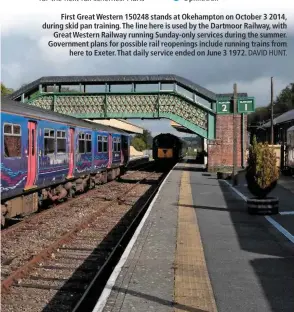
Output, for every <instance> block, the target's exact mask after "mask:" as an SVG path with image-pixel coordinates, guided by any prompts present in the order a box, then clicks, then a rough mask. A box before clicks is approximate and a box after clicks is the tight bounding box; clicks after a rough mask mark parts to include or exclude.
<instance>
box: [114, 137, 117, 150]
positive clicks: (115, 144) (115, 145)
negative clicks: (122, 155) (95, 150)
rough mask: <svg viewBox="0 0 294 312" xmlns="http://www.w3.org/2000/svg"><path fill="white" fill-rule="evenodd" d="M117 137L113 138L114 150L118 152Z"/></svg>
mask: <svg viewBox="0 0 294 312" xmlns="http://www.w3.org/2000/svg"><path fill="white" fill-rule="evenodd" d="M116 141H117V139H116V138H113V151H114V152H116V151H117V142H116Z"/></svg>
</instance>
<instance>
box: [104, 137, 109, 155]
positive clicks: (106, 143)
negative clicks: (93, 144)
mask: <svg viewBox="0 0 294 312" xmlns="http://www.w3.org/2000/svg"><path fill="white" fill-rule="evenodd" d="M107 151H108V137H107V136H104V137H103V152H104V153H106V152H107Z"/></svg>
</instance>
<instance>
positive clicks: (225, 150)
mask: <svg viewBox="0 0 294 312" xmlns="http://www.w3.org/2000/svg"><path fill="white" fill-rule="evenodd" d="M236 122H237V161H238V167H240V168H241V167H242V117H241V115H237V116H236ZM244 123H245V133H244V140H245V148H246V146H247V116H246V115H245V118H244ZM207 151H208V170H209V171H217V169H218V168H223V167H228V168H232V166H233V115H217V116H216V139H215V140H210V141H208V146H207Z"/></svg>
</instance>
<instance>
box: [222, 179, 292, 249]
mask: <svg viewBox="0 0 294 312" xmlns="http://www.w3.org/2000/svg"><path fill="white" fill-rule="evenodd" d="M223 181H224V182H226V184H228V185H229V186H230V187H231V188H232V189H233V190H234V191H235V192H236V193H237V194H238V195H239V196H240V197H241V198H242V199H243V200H245V201H247V197H246V196H244V195H243V194H242V193H241V192H239V191H238V190H237V189H235V188H234V187H233V186H232V185H231V184H230V183H229V182H227V181H225V180H223ZM279 214H280V215H290V214H294V212H293V211H292V212H291V211H284V212H280V213H279ZM265 218H266V219H267V221H268V222H269V223H270V224H271V225H272V226H274V227H275V228H276V229H277V230H278V231H279V232H280V233H282V234H283V235H284V236H285V237H286V238H287V239H288V240H289V241H291V242H292V243H293V244H294V236H293V235H292V234H291V233H289V232H288V231H287V230H286V229H285V228H283V227H282V226H281V225H280V224H279V223H278V222H277V221H275V220H274V219H273V218H272V217H270V216H265Z"/></svg>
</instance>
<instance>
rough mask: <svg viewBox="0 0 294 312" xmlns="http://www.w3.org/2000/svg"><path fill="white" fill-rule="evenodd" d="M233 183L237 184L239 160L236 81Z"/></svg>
mask: <svg viewBox="0 0 294 312" xmlns="http://www.w3.org/2000/svg"><path fill="white" fill-rule="evenodd" d="M233 107H234V108H233V109H234V110H233V113H234V114H233V185H237V184H238V181H237V162H238V158H237V157H238V151H237V149H238V148H237V131H238V129H237V120H236V119H237V118H236V117H237V84H236V83H234V96H233Z"/></svg>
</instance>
